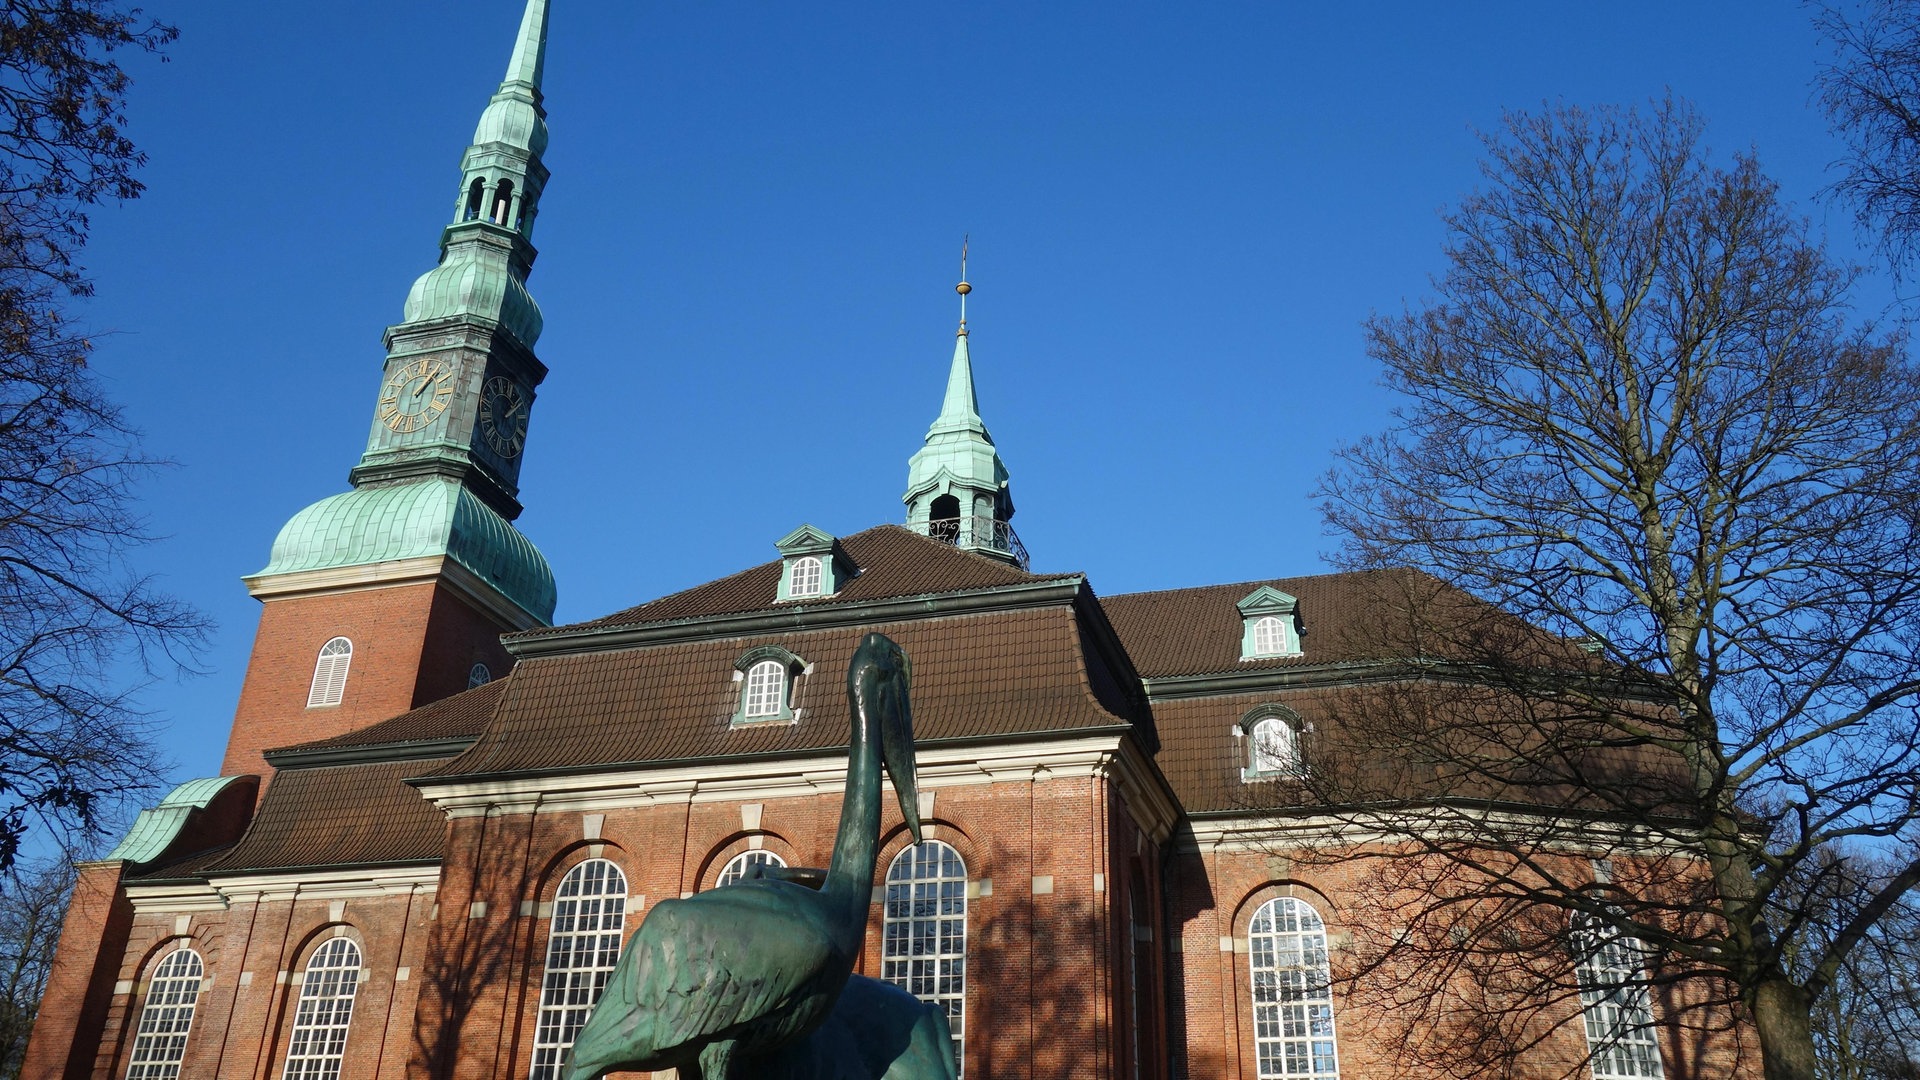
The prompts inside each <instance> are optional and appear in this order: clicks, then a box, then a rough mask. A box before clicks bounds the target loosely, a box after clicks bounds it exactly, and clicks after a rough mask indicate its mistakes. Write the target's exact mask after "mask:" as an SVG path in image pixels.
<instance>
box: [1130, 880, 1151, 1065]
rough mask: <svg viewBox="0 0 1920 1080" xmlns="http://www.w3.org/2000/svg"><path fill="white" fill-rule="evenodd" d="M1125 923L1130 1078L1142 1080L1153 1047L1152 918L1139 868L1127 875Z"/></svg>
mask: <svg viewBox="0 0 1920 1080" xmlns="http://www.w3.org/2000/svg"><path fill="white" fill-rule="evenodd" d="M1127 922H1128V924H1129V925H1130V926H1131V927H1132V934H1131V937H1132V938H1133V956H1132V957H1131V962H1130V963H1129V964H1127V996H1128V997H1129V998H1130V999H1131V1001H1132V1005H1133V1018H1132V1024H1131V1026H1132V1028H1133V1076H1134V1080H1142V1078H1144V1077H1146V1076H1148V1075H1149V1070H1148V1068H1147V1048H1148V1047H1149V1046H1151V1045H1153V1044H1152V1042H1151V1036H1152V1031H1151V1029H1150V1028H1149V1025H1150V1024H1151V1023H1152V1016H1153V1010H1152V1009H1151V1004H1152V1002H1151V996H1152V994H1153V919H1152V913H1151V910H1150V909H1149V908H1148V906H1147V891H1146V889H1144V888H1142V887H1141V885H1140V872H1139V867H1138V866H1135V867H1133V868H1132V871H1131V872H1130V873H1128V875H1127Z"/></svg>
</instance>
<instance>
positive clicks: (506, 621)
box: [220, 559, 542, 790]
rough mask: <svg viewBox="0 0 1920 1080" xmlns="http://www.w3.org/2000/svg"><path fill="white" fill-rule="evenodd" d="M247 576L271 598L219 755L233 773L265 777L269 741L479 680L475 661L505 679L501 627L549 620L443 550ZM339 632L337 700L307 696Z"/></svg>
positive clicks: (355, 726)
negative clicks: (344, 648) (345, 648)
mask: <svg viewBox="0 0 1920 1080" xmlns="http://www.w3.org/2000/svg"><path fill="white" fill-rule="evenodd" d="M416 563H417V564H423V565H410V564H416ZM429 563H430V564H431V565H430V566H429V565H424V564H429ZM247 584H248V587H249V589H250V590H251V591H252V592H253V595H254V596H256V597H259V598H260V599H261V600H262V601H263V602H264V606H263V608H262V610H261V612H260V629H259V632H258V633H257V634H256V635H255V636H254V642H253V656H252V658H251V659H250V660H249V661H248V664H247V677H246V682H245V683H244V684H243V685H242V687H241V690H240V705H239V708H238V709H236V710H235V712H234V720H233V732H232V735H231V736H230V737H229V739H228V742H227V753H226V757H225V758H224V759H223V760H222V761H221V765H220V771H221V774H222V775H225V776H235V775H242V774H248V773H254V774H258V775H260V776H262V777H268V776H270V775H271V774H272V771H273V770H272V768H271V767H270V766H269V765H268V764H267V761H266V757H265V751H267V750H271V749H273V748H275V747H280V746H291V745H294V744H296V743H306V742H313V741H316V740H319V739H327V738H332V737H333V736H336V735H344V734H346V733H347V732H350V731H357V730H359V729H360V728H364V727H367V726H369V725H372V724H376V723H379V722H380V721H382V720H386V719H388V718H390V717H394V716H398V715H399V714H401V713H403V712H406V711H407V710H409V709H413V708H417V707H419V706H421V705H425V704H427V703H429V702H433V701H438V700H440V699H441V698H445V697H450V696H452V695H454V694H457V693H459V692H461V691H462V690H466V689H468V687H469V686H470V685H471V684H472V683H473V681H474V669H475V666H476V665H483V666H485V667H486V669H487V674H488V675H489V676H490V677H492V678H499V677H501V676H503V675H505V674H506V673H507V671H508V669H509V668H510V667H512V665H513V658H512V657H511V656H510V655H509V654H508V653H507V651H506V650H505V649H504V648H502V647H501V645H500V635H502V634H505V633H512V632H514V631H518V630H526V629H529V628H531V627H534V626H539V625H542V620H540V619H538V618H536V617H534V616H533V615H531V614H529V613H528V612H526V611H524V610H522V609H521V608H519V607H518V606H516V605H514V604H512V603H511V602H509V601H507V600H505V599H504V598H502V597H501V596H500V594H499V593H498V592H497V591H495V590H494V589H492V588H490V587H489V586H487V585H486V583H484V582H482V581H480V580H479V579H478V578H477V577H475V576H474V575H473V574H472V573H471V572H469V571H467V570H466V569H465V568H464V567H461V566H460V565H459V564H457V563H454V562H451V561H450V560H444V559H430V560H406V561H405V563H404V564H403V563H394V564H385V565H377V566H371V567H353V568H349V569H348V570H345V571H341V570H329V571H324V572H318V573H308V574H287V575H276V576H274V577H270V578H268V577H261V578H251V579H249V580H248V582H247ZM336 639H345V640H346V641H347V642H349V643H350V648H351V652H350V654H349V656H350V660H349V662H348V664H347V671H346V677H345V680H344V686H343V687H342V689H341V692H340V695H339V696H340V700H339V703H338V704H313V705H310V704H309V700H310V698H311V694H312V691H313V687H314V680H315V676H316V672H317V665H318V663H319V660H320V654H321V651H322V650H323V649H324V648H326V646H327V644H328V643H329V642H331V641H335V640H336ZM263 790H264V788H263Z"/></svg>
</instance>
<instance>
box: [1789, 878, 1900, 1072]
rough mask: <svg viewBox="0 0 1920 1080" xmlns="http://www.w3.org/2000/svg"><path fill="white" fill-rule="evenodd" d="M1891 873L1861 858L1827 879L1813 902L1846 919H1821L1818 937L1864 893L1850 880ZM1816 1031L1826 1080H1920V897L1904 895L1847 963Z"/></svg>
mask: <svg viewBox="0 0 1920 1080" xmlns="http://www.w3.org/2000/svg"><path fill="white" fill-rule="evenodd" d="M1885 872H1886V867H1885V866H1884V865H1883V864H1882V863H1881V861H1880V860H1877V859H1874V858H1872V857H1870V856H1865V855H1862V856H1856V857H1855V858H1852V859H1849V860H1848V861H1847V863H1846V865H1844V866H1841V867H1838V868H1836V870H1835V872H1834V873H1832V874H1830V875H1828V876H1827V877H1826V878H1825V879H1824V880H1823V881H1821V883H1820V892H1819V893H1817V894H1815V895H1814V896H1811V897H1808V898H1807V902H1808V906H1809V907H1810V908H1811V909H1812V910H1815V911H1821V910H1828V909H1831V910H1832V911H1833V912H1834V914H1835V915H1836V916H1839V917H1838V918H1831V919H1824V920H1821V922H1820V924H1819V933H1818V936H1820V937H1822V938H1824V937H1829V936H1831V935H1832V934H1833V933H1835V932H1836V931H1837V930H1838V928H1839V927H1840V926H1841V925H1843V924H1844V915H1845V912H1846V910H1847V905H1846V903H1845V901H1846V899H1847V898H1848V897H1850V896H1853V895H1857V894H1858V893H1859V892H1861V891H1862V887H1861V886H1860V885H1858V884H1856V883H1855V882H1853V881H1851V880H1849V878H1850V877H1852V876H1853V875H1858V874H1865V875H1868V876H1869V878H1871V879H1875V881H1876V882H1877V879H1878V878H1879V877H1881V876H1883V875H1884V873H1885ZM1867 887H1868V888H1871V887H1872V886H1871V884H1870V885H1869V886H1867ZM1836 899H1837V900H1839V901H1841V902H1840V903H1838V904H1836V903H1834V901H1835V900H1836ZM1813 1035H1814V1044H1815V1046H1817V1047H1818V1048H1819V1054H1820V1080H1920V896H1915V895H1914V894H1911V893H1909V894H1908V895H1907V896H1906V897H1905V898H1903V900H1902V902H1901V903H1900V904H1899V905H1898V906H1896V907H1895V908H1894V909H1893V910H1892V911H1890V912H1888V913H1887V915H1886V917H1884V918H1883V919H1881V921H1880V923H1879V924H1878V925H1876V926H1875V927H1874V928H1873V930H1872V931H1870V932H1869V933H1868V934H1867V935H1866V936H1865V937H1864V938H1862V939H1861V941H1860V944H1859V945H1858V946H1857V947H1855V949H1854V950H1853V952H1852V953H1850V954H1849V955H1848V956H1847V958H1846V960H1845V961H1843V962H1842V963H1841V964H1840V966H1839V968H1838V970H1837V971H1836V972H1835V975H1834V980H1833V987H1832V989H1831V990H1829V991H1828V992H1827V994H1826V995H1825V996H1824V997H1822V998H1821V999H1820V1001H1818V1002H1817V1003H1816V1004H1815V1006H1814V1016H1813Z"/></svg>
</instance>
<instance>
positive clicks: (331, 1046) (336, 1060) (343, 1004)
mask: <svg viewBox="0 0 1920 1080" xmlns="http://www.w3.org/2000/svg"><path fill="white" fill-rule="evenodd" d="M360 964H361V959H360V946H358V945H356V944H354V942H353V940H352V939H351V938H344V937H336V938H330V939H328V940H327V941H325V942H323V943H322V944H321V945H320V947H319V948H317V949H315V950H313V955H311V956H309V957H307V967H306V970H305V971H302V972H301V973H300V976H299V978H300V1001H299V1004H298V1005H296V1006H295V1008H294V1014H293V1034H292V1035H291V1036H290V1037H289V1038H288V1039H287V1064H286V1068H285V1069H283V1070H282V1071H281V1073H280V1075H281V1077H282V1080H340V1068H341V1062H342V1061H343V1060H344V1059H345V1058H346V1056H347V1034H348V1029H349V1028H350V1027H351V1026H352V1024H353V999H354V995H355V994H357V993H359V990H360Z"/></svg>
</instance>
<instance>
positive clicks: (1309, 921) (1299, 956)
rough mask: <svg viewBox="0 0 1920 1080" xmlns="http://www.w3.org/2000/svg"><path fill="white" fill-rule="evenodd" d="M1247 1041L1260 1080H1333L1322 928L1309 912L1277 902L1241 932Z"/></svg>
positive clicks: (1288, 900) (1291, 902)
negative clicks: (1247, 986)
mask: <svg viewBox="0 0 1920 1080" xmlns="http://www.w3.org/2000/svg"><path fill="white" fill-rule="evenodd" d="M1247 952H1248V958H1249V966H1250V967H1251V968H1252V974H1253V1041H1254V1047H1255V1051H1256V1053H1257V1054H1258V1058H1259V1078H1260V1080H1294V1078H1296V1077H1298V1078H1305V1080H1338V1078H1339V1076H1340V1068H1339V1061H1338V1055H1337V1054H1336V1053H1335V1052H1334V1039H1333V994H1332V992H1331V990H1329V989H1328V984H1329V983H1330V982H1331V981H1332V979H1331V978H1330V977H1329V974H1328V968H1327V928H1326V926H1325V925H1324V924H1322V923H1321V921H1320V914H1319V912H1316V911H1314V910H1313V908H1311V907H1309V906H1308V905H1306V904H1304V903H1302V902H1300V901H1298V900H1295V899H1293V898H1292V897H1281V898H1279V899H1277V900H1269V901H1267V902H1266V903H1264V904H1262V905H1260V910H1259V911H1256V912H1254V915H1253V924H1252V925H1251V926H1249V927H1248V928H1247Z"/></svg>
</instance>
